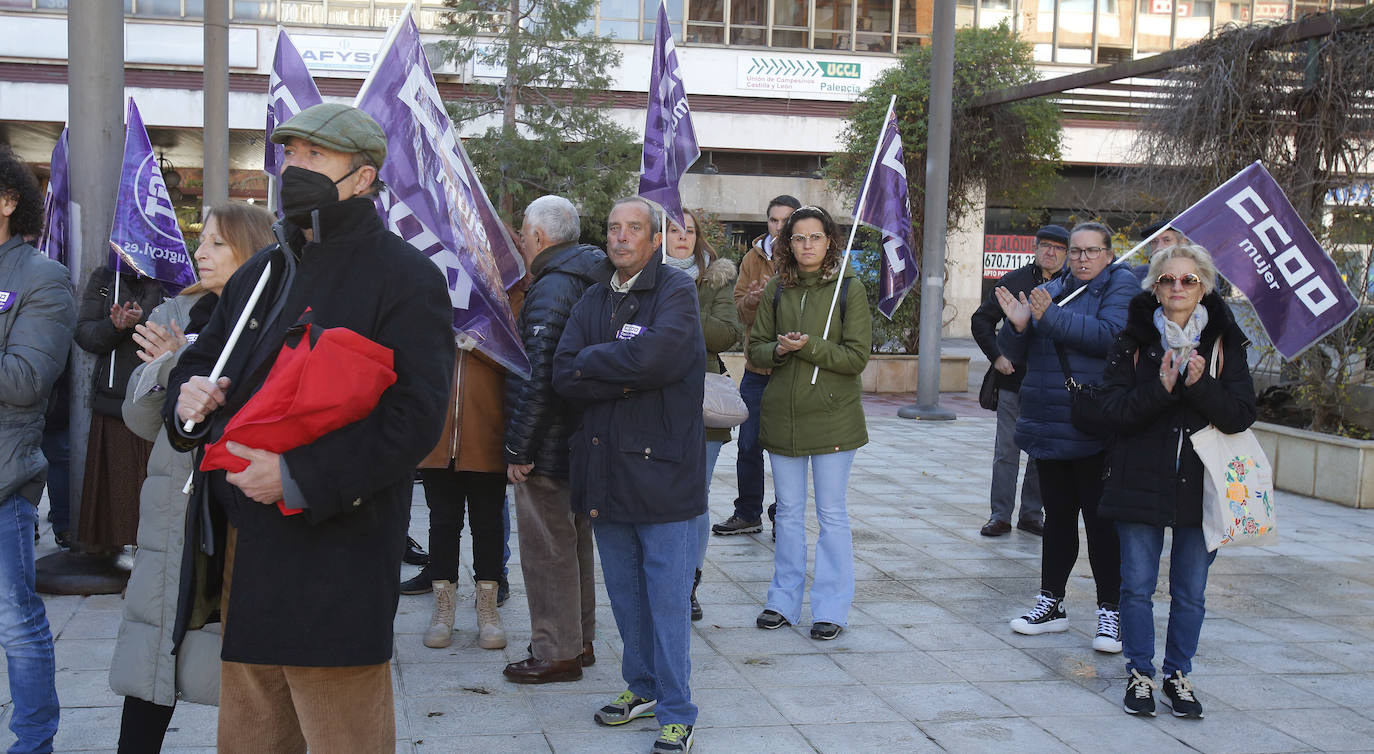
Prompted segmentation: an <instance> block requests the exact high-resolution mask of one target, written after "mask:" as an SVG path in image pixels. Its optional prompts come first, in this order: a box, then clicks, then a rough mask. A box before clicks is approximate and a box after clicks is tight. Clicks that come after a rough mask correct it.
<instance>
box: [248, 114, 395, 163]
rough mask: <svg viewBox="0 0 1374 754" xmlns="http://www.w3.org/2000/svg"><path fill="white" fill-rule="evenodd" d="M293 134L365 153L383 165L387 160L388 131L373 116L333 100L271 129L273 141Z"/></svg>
mask: <svg viewBox="0 0 1374 754" xmlns="http://www.w3.org/2000/svg"><path fill="white" fill-rule="evenodd" d="M292 136H295V137H298V138H301V139H305V140H306V141H308V142H311V143H314V144H319V145H320V146H322V147H328V148H329V149H333V150H335V151H337V152H349V153H354V152H362V153H363V154H365V155H367V156H368V157H370V158H372V162H373V163H375V164H376V165H377V167H379V168H380V167H381V166H382V163H383V162H385V161H386V134H385V133H382V127H381V126H379V125H377V121H375V120H373V119H372V116H371V115H368V114H367V113H365V112H363V111H362V110H359V109H358V108H356V107H350V106H349V105H339V104H335V103H332V102H325V103H323V104H319V105H315V106H314V107H307V108H306V109H304V110H302V111H300V112H298V113H296V115H295V117H293V118H291V120H288V121H286V122H285V123H283V124H281V125H280V126H277V127H276V128H275V129H273V130H272V137H271V138H272V143H274V144H285V143H286V140H287V139H289V138H291V137H292Z"/></svg>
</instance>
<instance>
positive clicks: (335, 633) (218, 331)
mask: <svg viewBox="0 0 1374 754" xmlns="http://www.w3.org/2000/svg"><path fill="white" fill-rule="evenodd" d="M317 212H318V215H319V227H320V228H321V229H322V234H321V236H320V237H318V238H317V239H316V241H314V242H310V243H305V241H304V237H303V236H301V234H300V232H299V231H297V230H295V229H294V228H290V226H287V227H288V228H290V233H289V235H288V240H289V241H290V243H291V246H292V247H293V248H294V249H298V250H299V251H298V252H291V253H290V257H288V256H287V254H284V253H283V252H282V251H281V250H280V249H279V247H277V246H272V247H269V248H268V249H266V250H264V251H262V252H259V253H258V254H257V255H255V256H254V257H253V258H252V259H250V260H248V261H247V262H246V263H244V265H243V266H242V267H241V268H239V270H238V271H237V272H236V273H235V274H234V276H233V277H232V278H231V279H230V280H229V283H228V285H226V286H225V289H224V293H223V295H222V296H221V297H220V302H219V305H218V306H217V307H216V308H215V310H214V313H213V314H212V315H211V317H210V321H209V322H208V323H207V324H206V325H205V328H204V330H202V331H201V333H200V336H199V338H197V340H196V342H195V343H194V344H192V345H191V346H190V347H189V348H188V349H187V350H186V352H185V353H184V354H182V356H181V359H180V361H179V362H178V364H177V366H176V368H175V369H173V370H172V373H171V375H170V377H169V379H168V383H167V391H168V394H169V395H170V396H176V395H178V394H179V393H180V390H181V385H182V384H183V383H185V382H186V380H187V379H189V378H190V377H191V376H192V375H207V374H209V372H210V369H211V367H212V366H213V365H214V362H215V359H216V358H217V357H218V356H219V354H220V352H221V350H222V349H223V346H224V343H225V340H226V338H227V336H228V334H229V331H230V330H231V329H232V328H233V326H234V322H235V321H236V320H237V318H238V315H239V313H240V312H242V311H243V308H244V306H245V304H246V303H247V299H248V296H249V293H250V291H251V290H252V288H253V286H254V285H255V284H256V283H257V281H258V278H259V276H260V275H261V273H262V270H263V268H264V267H265V266H267V265H269V264H270V265H271V266H272V269H273V276H272V280H271V281H270V282H269V283H268V286H267V289H266V291H265V292H264V294H263V296H262V299H261V300H260V301H259V302H258V305H257V306H256V307H255V309H254V316H253V319H252V321H250V323H249V325H248V327H247V328H245V330H244V335H243V338H242V339H241V340H240V341H239V343H238V345H237V346H236V347H235V348H234V351H233V355H232V356H231V357H230V359H229V363H228V365H227V367H226V368H225V371H224V375H225V376H226V377H229V378H230V380H231V384H230V388H229V390H228V395H227V398H228V403H227V404H226V405H225V406H224V407H223V408H221V409H219V410H218V411H216V412H215V413H214V414H212V415H211V416H210V418H209V419H208V420H207V421H206V422H203V423H202V424H200V425H197V427H196V428H195V429H194V430H193V432H192V435H193V437H191V438H188V437H187V435H185V434H183V433H182V427H181V423H180V422H178V421H177V419H176V415H175V409H176V401H175V400H173V399H169V400H168V401H167V405H166V409H165V411H166V416H167V419H168V429H167V431H168V439H170V440H172V442H173V444H174V445H178V446H179V447H182V448H185V447H187V446H188V445H194V444H197V443H198V442H201V441H205V442H211V441H214V440H216V439H217V438H218V437H219V436H220V435H221V434H222V433H223V430H224V426H225V424H227V423H228V420H229V418H230V417H232V416H233V413H234V411H235V410H236V409H237V408H238V407H240V406H242V404H243V403H244V402H245V401H246V400H247V398H248V397H249V396H250V395H251V394H252V393H253V392H254V391H256V390H257V388H258V387H259V386H260V385H261V382H262V379H263V378H264V377H265V376H266V369H264V368H261V367H260V366H259V365H260V364H264V363H270V362H271V361H273V360H275V358H276V356H277V354H278V353H279V351H280V349H281V345H282V341H283V339H284V337H285V335H286V330H287V329H288V328H290V327H292V326H293V325H295V324H296V323H297V322H298V321H299V320H301V319H302V315H303V314H304V312H305V310H306V308H307V307H309V308H310V310H311V312H310V319H311V321H312V322H313V323H314V326H315V327H319V328H328V327H346V328H349V329H350V330H353V331H354V332H356V333H358V334H360V335H362V336H364V337H366V338H370V339H372V340H373V341H376V342H377V343H380V344H381V345H384V346H386V347H388V348H390V349H392V351H393V354H394V359H395V370H396V382H395V384H393V385H392V386H391V387H389V388H387V390H386V391H385V392H384V393H383V394H382V397H381V401H380V402H379V403H378V404H377V407H376V408H375V409H373V411H372V413H371V414H369V415H368V416H367V417H365V418H363V419H362V420H360V421H357V422H354V423H353V424H349V425H347V426H345V427H342V428H340V429H338V430H335V431H333V432H330V433H328V434H326V435H325V436H324V437H321V438H319V439H318V440H315V441H314V442H311V443H308V444H306V445H302V446H300V447H298V448H295V449H293V450H288V451H287V452H286V453H284V454H283V455H282V458H283V459H284V461H285V465H286V468H287V470H288V471H289V472H290V475H291V478H292V479H293V480H294V481H295V483H296V485H297V486H298V487H299V489H300V492H301V494H302V495H303V496H304V498H305V502H306V504H307V507H306V509H305V511H304V512H303V513H301V514H299V515H295V516H283V515H282V514H281V513H280V512H279V511H278V509H277V506H275V505H263V504H260V503H257V502H254V501H253V500H250V499H248V498H246V497H245V496H244V495H243V494H242V493H241V492H239V490H238V489H237V488H235V487H233V486H232V485H230V484H228V483H227V482H226V481H225V479H224V472H222V471H216V472H212V473H210V474H198V475H197V480H196V485H197V489H205V488H207V487H208V489H209V493H210V499H211V501H212V503H213V505H215V506H217V507H219V508H220V509H222V510H223V512H224V514H225V515H226V516H227V518H228V519H229V522H230V523H232V524H233V525H234V526H235V527H236V528H237V529H238V545H237V549H236V550H235V555H234V570H233V574H232V575H233V585H232V588H231V590H230V595H229V614H228V618H229V620H228V621H227V622H226V624H225V632H224V650H223V658H224V659H225V660H230V661H234V662H246V663H259V664H269V665H306V666H347V665H374V664H377V663H382V662H386V661H387V660H388V659H390V657H391V650H392V645H393V642H392V622H393V620H394V619H395V615H396V605H397V601H398V599H399V594H400V592H399V582H398V581H397V578H396V574H398V573H399V572H400V567H401V556H402V555H403V554H404V552H405V541H406V530H407V529H408V527H409V524H410V500H411V487H412V478H413V475H414V472H415V467H416V465H417V464H419V462H420V459H422V458H424V457H425V454H426V453H428V452H429V451H430V449H431V448H433V447H434V444H435V443H436V442H437V441H438V439H439V433H440V431H441V430H442V428H443V423H444V416H445V408H446V406H447V403H448V394H449V386H450V384H451V382H452V379H453V364H454V337H453V325H452V322H453V309H452V307H451V305H450V303H449V297H448V290H447V286H446V284H445V281H444V276H443V275H442V274H441V273H440V272H439V270H438V268H437V267H435V266H434V263H433V262H431V261H430V260H429V259H427V258H426V257H425V256H424V255H423V254H421V253H420V252H418V251H416V250H415V248H414V247H412V246H411V245H410V244H407V243H406V242H405V241H402V240H401V239H400V237H398V236H396V235H395V234H393V233H391V232H389V231H387V230H386V228H385V227H384V226H383V225H382V222H381V220H380V219H379V218H378V216H377V212H376V210H375V208H374V206H373V204H372V200H371V199H366V198H356V199H350V200H348V201H344V202H339V203H336V204H332V205H329V206H328V207H326V208H324V209H321V210H317ZM292 261H294V272H293V273H289V282H287V283H286V290H285V291H284V292H280V293H279V291H280V288H281V287H282V286H281V284H282V280H283V278H284V276H287V273H285V272H284V270H286V269H288V268H291V267H292V266H293V265H292V264H291V262H292ZM278 304H280V305H279V306H278ZM274 310H275V311H274ZM340 378H341V379H344V378H346V375H341V377H340ZM193 504H195V501H193ZM204 523H205V522H204V520H203V519H202V521H201V524H202V525H203V524H204ZM188 540H190V541H203V538H201V537H198V536H197V533H196V532H188ZM196 550H197V548H196V547H187V548H186V549H185V552H186V554H187V557H194V555H195V552H196ZM186 568H187V566H186V565H184V566H183V573H186ZM185 581H186V579H183V582H185ZM192 582H194V579H192ZM182 609H183V610H184V609H185V607H184V606H183V608H182ZM185 618H186V616H185V615H184V614H183V615H179V616H178V625H179V626H182V625H183V624H184V622H185Z"/></svg>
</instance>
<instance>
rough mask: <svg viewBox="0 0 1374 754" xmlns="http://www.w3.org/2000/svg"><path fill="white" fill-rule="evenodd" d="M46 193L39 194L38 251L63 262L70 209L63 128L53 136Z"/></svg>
mask: <svg viewBox="0 0 1374 754" xmlns="http://www.w3.org/2000/svg"><path fill="white" fill-rule="evenodd" d="M49 173H50V175H49V176H48V193H47V194H46V195H45V196H44V197H43V233H42V234H41V235H40V236H39V237H38V250H39V251H41V252H43V253H44V254H47V255H48V258H49V259H53V260H56V261H58V262H61V263H62V264H66V263H67V230H68V226H67V224H68V222H69V219H68V218H69V217H70V212H71V190H70V189H68V187H67V129H66V128H63V129H62V135H61V136H59V137H57V146H54V147H53V148H52V161H51V162H50V163H49Z"/></svg>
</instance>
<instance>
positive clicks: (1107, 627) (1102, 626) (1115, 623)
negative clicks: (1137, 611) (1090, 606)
mask: <svg viewBox="0 0 1374 754" xmlns="http://www.w3.org/2000/svg"><path fill="white" fill-rule="evenodd" d="M1093 649H1096V650H1097V651H1099V652H1107V653H1110V654H1120V653H1121V611H1120V610H1118V609H1117V607H1116V605H1113V604H1112V603H1110V602H1103V603H1102V604H1100V605H1098V606H1097V635H1096V636H1094V637H1093Z"/></svg>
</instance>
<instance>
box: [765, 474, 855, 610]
mask: <svg viewBox="0 0 1374 754" xmlns="http://www.w3.org/2000/svg"><path fill="white" fill-rule="evenodd" d="M768 457H769V458H770V459H772V461H773V489H774V491H776V492H777V496H778V517H777V520H776V521H775V522H774V531H776V532H777V535H778V542H777V545H776V546H775V547H774V549H773V583H772V584H771V585H769V587H768V602H767V604H766V605H765V607H766V608H767V609H769V610H773V611H775V612H778V613H781V614H782V616H783V617H784V618H786V619H787V620H788V621H790V622H791V623H792V625H796V624H797V623H798V622H800V620H801V609H802V591H803V590H804V588H805V587H806V467H807V465H808V464H810V466H811V474H812V480H813V486H814V488H815V493H816V520H817V521H818V522H819V523H820V527H821V533H820V536H819V537H818V538H817V540H816V573H815V575H814V576H813V577H812V579H811V619H812V621H814V622H817V623H819V622H821V621H825V622H827V623H836V624H839V625H841V626H847V625H849V605H850V603H851V602H853V601H854V544H853V540H852V539H851V538H850V534H849V512H848V511H847V510H845V506H844V500H845V488H846V487H848V486H849V468H850V465H851V464H853V463H854V451H852V450H846V451H843V452H839V453H825V454H823V455H815V456H799V457H796V458H793V457H790V456H784V455H778V454H777V453H769V454H768Z"/></svg>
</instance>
